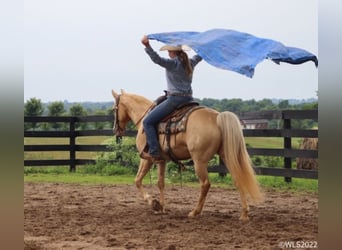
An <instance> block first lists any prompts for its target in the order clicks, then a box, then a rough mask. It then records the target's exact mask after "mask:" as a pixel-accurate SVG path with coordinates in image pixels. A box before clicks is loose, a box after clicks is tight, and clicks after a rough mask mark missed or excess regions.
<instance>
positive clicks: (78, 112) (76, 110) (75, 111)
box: [69, 104, 87, 129]
mask: <svg viewBox="0 0 342 250" xmlns="http://www.w3.org/2000/svg"><path fill="white" fill-rule="evenodd" d="M69 113H70V115H71V116H86V115H87V111H86V110H85V109H84V108H83V106H82V105H81V104H74V105H72V106H71V107H70V110H69ZM86 127H87V124H86V123H76V124H75V128H76V129H78V128H81V129H86Z"/></svg>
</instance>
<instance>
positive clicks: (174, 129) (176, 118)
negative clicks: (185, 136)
mask: <svg viewBox="0 0 342 250" xmlns="http://www.w3.org/2000/svg"><path fill="white" fill-rule="evenodd" d="M200 108H203V107H201V106H199V103H198V102H188V103H185V104H182V105H180V106H179V107H177V109H176V110H175V111H174V112H172V113H171V114H170V115H168V116H166V117H165V118H163V119H162V120H161V121H160V123H159V124H158V133H159V134H176V133H179V132H183V131H186V124H187V121H188V117H189V115H190V114H191V113H192V112H193V111H195V110H197V109H200Z"/></svg>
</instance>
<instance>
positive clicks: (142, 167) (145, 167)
mask: <svg viewBox="0 0 342 250" xmlns="http://www.w3.org/2000/svg"><path fill="white" fill-rule="evenodd" d="M151 167H152V161H151V160H145V159H140V164H139V170H138V172H137V175H136V176H135V185H136V187H137V188H138V189H139V191H140V193H141V194H142V196H143V198H144V201H147V203H148V204H149V205H152V197H151V196H150V195H149V194H148V193H147V192H146V191H145V189H144V187H143V184H142V181H143V179H144V177H145V176H146V174H147V172H148V171H149V170H150V169H151Z"/></svg>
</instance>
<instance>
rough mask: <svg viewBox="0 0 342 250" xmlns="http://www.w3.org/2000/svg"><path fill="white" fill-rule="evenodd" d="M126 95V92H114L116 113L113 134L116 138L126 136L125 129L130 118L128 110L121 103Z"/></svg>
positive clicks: (114, 109) (114, 111) (114, 110)
mask: <svg viewBox="0 0 342 250" xmlns="http://www.w3.org/2000/svg"><path fill="white" fill-rule="evenodd" d="M124 94H125V91H124V90H121V94H118V93H116V92H115V91H114V90H112V95H113V97H114V100H115V103H114V106H113V113H114V127H113V132H114V134H115V135H116V136H123V135H124V134H125V128H126V125H127V123H128V122H129V120H130V118H129V116H128V114H127V110H126V108H125V106H124V105H123V102H122V101H121V96H123V95H124Z"/></svg>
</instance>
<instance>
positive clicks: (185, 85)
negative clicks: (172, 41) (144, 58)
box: [145, 47, 202, 94]
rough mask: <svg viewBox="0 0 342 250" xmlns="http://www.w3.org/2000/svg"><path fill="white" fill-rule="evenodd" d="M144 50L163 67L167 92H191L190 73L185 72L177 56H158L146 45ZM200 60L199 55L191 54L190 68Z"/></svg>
mask: <svg viewBox="0 0 342 250" xmlns="http://www.w3.org/2000/svg"><path fill="white" fill-rule="evenodd" d="M145 51H146V53H147V54H148V55H149V56H150V58H151V60H152V61H153V62H154V63H156V64H158V65H160V66H161V67H163V68H165V73H166V81H167V91H168V92H170V93H172V94H174V93H181V94H192V87H191V82H192V74H191V75H190V76H189V75H188V74H187V73H186V71H185V69H184V67H183V64H182V62H181V60H180V59H179V58H178V57H176V58H173V59H171V58H170V59H168V58H163V57H160V56H159V55H158V53H156V52H155V51H154V50H153V49H152V48H151V47H146V48H145ZM201 60H202V57H200V56H199V55H195V56H193V57H192V58H191V59H190V63H191V66H192V68H193V69H194V68H195V66H196V65H197V63H199V62H200V61H201Z"/></svg>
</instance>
